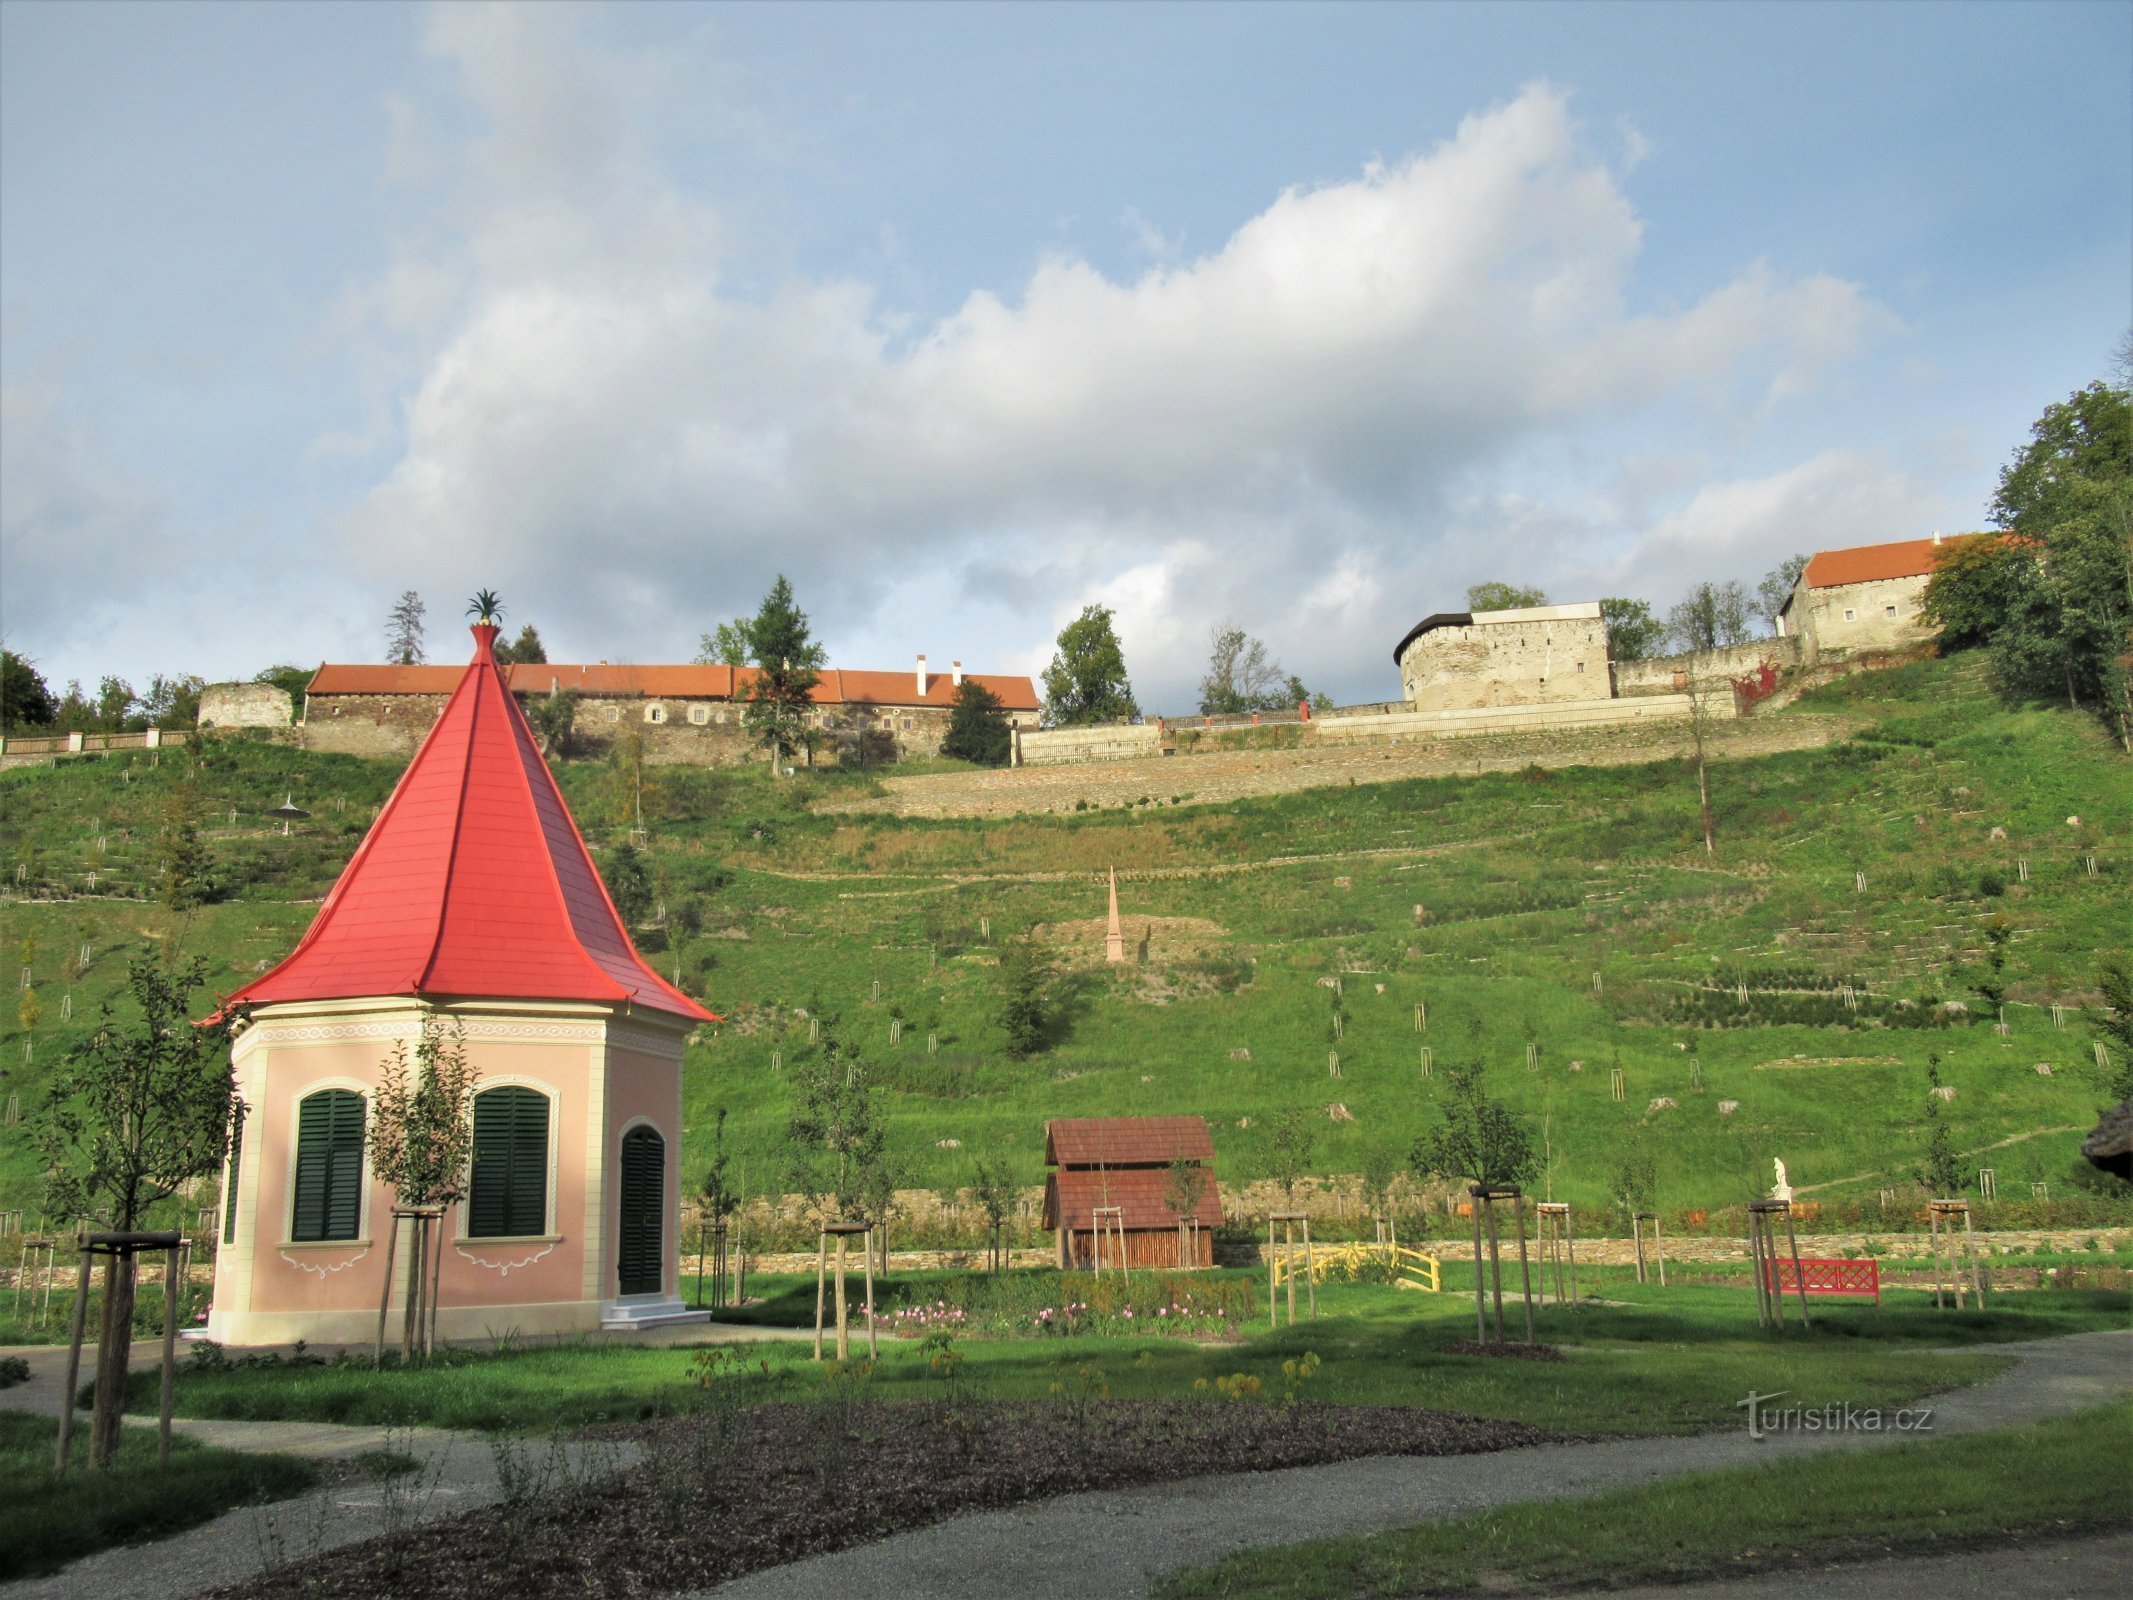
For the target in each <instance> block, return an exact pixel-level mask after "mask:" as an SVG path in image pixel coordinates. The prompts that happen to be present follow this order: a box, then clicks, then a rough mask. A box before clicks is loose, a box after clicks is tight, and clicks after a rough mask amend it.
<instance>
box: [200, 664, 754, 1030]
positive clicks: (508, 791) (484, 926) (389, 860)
mask: <svg viewBox="0 0 2133 1600" xmlns="http://www.w3.org/2000/svg"><path fill="white" fill-rule="evenodd" d="M496 631H497V630H496V629H495V628H494V627H490V626H487V625H481V626H477V627H476V628H475V629H474V659H473V661H472V662H471V663H469V664H468V667H467V670H466V674H465V676H463V677H462V678H461V679H460V680H459V687H458V688H456V689H454V690H453V691H452V697H451V699H449V700H447V701H446V702H445V706H444V710H443V711H442V712H441V713H440V714H439V715H438V718H437V723H436V726H435V727H433V728H431V729H430V732H429V737H428V738H426V739H424V740H423V741H422V748H421V749H419V750H417V751H416V752H415V759H414V760H413V761H411V762H409V763H408V768H407V771H406V772H405V773H403V774H402V775H401V778H400V782H399V785H398V786H397V787H396V788H395V789H394V790H393V793H392V798H391V799H390V800H388V801H386V802H385V808H384V809H383V810H382V811H381V812H379V814H378V820H377V821H376V822H375V823H373V824H372V825H371V829H370V832H369V834H368V835H367V836H366V837H365V838H364V840H363V843H362V845H361V846H360V847H359V848H358V849H357V851H356V853H355V856H354V858H353V859H352V860H350V862H349V863H348V865H347V867H346V869H345V870H343V872H342V873H341V880H340V882H338V883H337V884H335V885H334V886H333V893H331V894H330V895H328V896H327V897H326V903H325V905H323V906H322V907H320V908H319V914H318V916H317V917H316V918H315V919H314V920H313V922H312V924H311V928H310V931H309V932H307V933H306V934H305V935H304V937H303V942H302V943H301V944H299V945H298V946H297V947H296V950H295V952H294V953H293V954H291V955H290V956H289V958H288V959H287V960H286V961H284V962H282V963H281V965H280V966H278V967H276V968H274V969H273V971H271V972H268V973H266V974H264V975H263V976H261V977H259V978H257V979H255V980H254V981H253V982H251V983H248V984H246V985H245V986H244V987H243V988H242V989H240V990H238V991H237V993H236V994H234V995H232V996H230V1000H229V1003H230V1004H238V1003H245V1004H251V1005H268V1004H272V1003H274V1002H276V1001H285V1000H345V999H357V998H363V997H368V996H373V995H426V996H433V997H437V998H444V997H453V998H463V999H475V998H483V997H497V998H506V997H507V998H512V999H538V1000H599V1001H607V1002H610V1003H618V1002H621V1003H628V1004H631V1005H635V1006H642V1007H645V1008H647V1009H650V1010H653V1011H663V1012H665V1013H667V1014H668V1015H670V1016H676V1017H684V1018H686V1019H688V1020H689V1021H691V1022H715V1021H718V1020H719V1019H718V1018H717V1017H715V1016H713V1015H712V1014H711V1013H710V1012H709V1011H706V1010H705V1009H704V1008H703V1007H702V1006H700V1005H698V1004H697V1003H696V1002H695V1001H694V1000H691V999H690V998H689V997H688V996H687V995H685V994H683V993H682V992H681V991H680V990H679V989H677V988H675V987H674V986H673V985H672V984H670V983H668V982H666V981H665V980H664V979H662V978H661V977H660V976H659V975H658V974H657V973H656V972H654V971H652V969H651V968H650V967H648V966H646V965H645V963H644V960H643V958H642V957H640V956H639V955H638V954H637V949H636V946H634V945H633V944H631V943H630V937H629V934H628V933H627V932H626V931H624V929H623V926H622V919H621V917H620V916H618V915H617V914H616V912H615V905H614V902H613V901H612V900H610V899H609V898H608V895H607V886H606V885H605V884H603V883H602V882H601V881H600V874H599V872H598V870H597V869H595V868H594V866H593V862H592V857H591V855H590V854H588V853H587V851H586V848H585V841H584V839H583V838H582V837H580V835H579V833H578V829H577V824H575V823H574V822H572V821H571V819H570V808H569V807H568V806H566V805H565V804H564V803H563V796H562V793H561V791H559V790H558V789H557V788H556V784H555V778H554V776H553V775H552V774H551V773H550V772H549V770H548V764H547V763H546V762H545V761H543V760H542V759H541V752H540V747H539V745H538V744H537V742H536V741H535V739H534V736H533V730H532V729H531V728H529V727H527V725H526V717H525V713H524V712H522V711H520V710H519V708H518V703H517V701H515V700H513V699H512V697H511V694H510V691H509V690H507V689H506V688H505V687H504V682H503V677H502V674H501V673H500V672H499V670H498V668H497V664H496V655H495V650H494V646H495V642H496Z"/></svg>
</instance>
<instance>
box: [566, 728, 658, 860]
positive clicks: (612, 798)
mask: <svg viewBox="0 0 2133 1600" xmlns="http://www.w3.org/2000/svg"><path fill="white" fill-rule="evenodd" d="M573 726H575V722H573ZM651 756H652V741H651V738H650V736H649V735H647V734H646V733H645V731H644V723H643V722H641V721H640V720H638V719H637V718H635V717H626V718H624V719H623V720H622V722H620V723H619V724H617V725H616V729H615V736H614V738H613V739H612V740H610V741H609V742H608V746H607V798H608V805H609V814H610V815H611V816H613V818H614V819H615V825H616V826H617V827H622V828H627V829H629V830H630V832H632V833H643V832H644V831H645V830H644V823H645V819H646V818H647V817H656V816H658V815H659V802H660V787H659V779H658V776H657V775H656V774H655V773H654V772H653V771H652V770H651V767H652V760H651Z"/></svg>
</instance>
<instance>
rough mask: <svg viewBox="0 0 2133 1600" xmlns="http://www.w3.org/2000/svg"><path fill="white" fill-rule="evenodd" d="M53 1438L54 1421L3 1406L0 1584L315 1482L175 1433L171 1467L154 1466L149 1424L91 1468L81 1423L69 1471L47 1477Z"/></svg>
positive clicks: (291, 1469) (291, 1463)
mask: <svg viewBox="0 0 2133 1600" xmlns="http://www.w3.org/2000/svg"><path fill="white" fill-rule="evenodd" d="M58 1444H59V1424H58V1423H57V1422H56V1421H54V1420H52V1419H50V1418H47V1417H36V1416H30V1415H28V1414H26V1413H23V1412H17V1411H0V1507H4V1508H5V1510H4V1514H0V1516H4V1521H5V1524H6V1537H4V1538H0V1582H4V1581H6V1580H8V1579H12V1578H25V1577H30V1576H32V1575H34V1574H36V1573H42V1572H52V1571H56V1570H57V1569H58V1568H60V1567H62V1566H64V1565H66V1563H68V1562H69V1561H73V1560H76V1559H78V1558H80V1557H82V1556H85V1555H89V1554H91V1553H92V1552H94V1551H97V1550H102V1549H105V1548H107V1547H109V1546H111V1545H117V1544H138V1543H141V1542H142V1541H144V1540H149V1539H160V1538H164V1537H166V1536H167V1535H170V1534H173V1533H177V1532H179V1531H181V1530H183V1529H185V1528H190V1527H192V1526H193V1525H194V1524H195V1523H200V1522H205V1521H207V1520H208V1519H209V1518H211V1517H215V1516H219V1515H220V1514H221V1513H223V1512H225V1511H228V1510H230V1509H231V1508H232V1507H235V1506H242V1505H249V1504H252V1503H254V1502H258V1501H266V1500H278V1499H281V1498H283V1497H285V1496H288V1495H292V1494H299V1493H301V1492H302V1491H303V1490H305V1489H308V1488H310V1487H311V1485H312V1484H313V1483H315V1482H316V1481H317V1479H318V1471H317V1469H316V1468H315V1467H313V1466H312V1465H311V1464H310V1463H308V1462H304V1461H297V1460H292V1459H290V1458H289V1457H286V1456H262V1455H240V1454H238V1453H237V1452H236V1451H233V1450H217V1449H213V1448H210V1447H209V1446H206V1445H200V1444H193V1443H190V1442H189V1441H187V1440H185V1439H179V1438H174V1439H173V1440H172V1441H171V1449H170V1463H169V1465H168V1466H163V1465H159V1464H158V1463H157V1461H156V1436H155V1432H154V1430H153V1429H148V1428H128V1429H127V1430H126V1433H125V1436H124V1439H123V1441H122V1443H121V1444H120V1447H119V1454H118V1460H117V1461H116V1462H115V1463H114V1464H113V1465H112V1466H111V1467H109V1468H107V1469H106V1470H105V1471H102V1472H91V1471H90V1470H89V1439H88V1428H87V1426H86V1422H84V1425H82V1426H80V1427H77V1428H76V1429H75V1431H74V1437H73V1439H72V1441H71V1448H70V1452H69V1460H70V1462H71V1464H72V1466H71V1470H70V1471H69V1472H68V1474H67V1476H66V1478H65V1479H64V1480H60V1479H55V1478H54V1477H53V1476H52V1456H53V1452H54V1451H55V1450H56V1449H57V1448H58Z"/></svg>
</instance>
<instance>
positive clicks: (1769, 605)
mask: <svg viewBox="0 0 2133 1600" xmlns="http://www.w3.org/2000/svg"><path fill="white" fill-rule="evenodd" d="M1806 570H1807V557H1805V556H1801V555H1793V556H1787V557H1786V558H1785V559H1784V560H1783V561H1780V562H1779V563H1778V564H1777V565H1776V566H1774V567H1772V568H1771V569H1770V570H1769V571H1768V572H1766V573H1764V574H1763V581H1762V582H1761V583H1759V584H1757V585H1756V586H1755V611H1756V615H1757V616H1759V617H1761V618H1762V619H1763V626H1764V627H1766V628H1768V629H1769V630H1770V631H1771V632H1772V633H1776V632H1777V625H1778V614H1779V613H1780V612H1782V611H1783V610H1784V609H1785V602H1786V601H1787V600H1790V599H1791V598H1792V590H1793V585H1795V584H1797V583H1798V582H1799V581H1800V574H1801V573H1803V572H1805V571H1806Z"/></svg>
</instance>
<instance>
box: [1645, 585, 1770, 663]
mask: <svg viewBox="0 0 2133 1600" xmlns="http://www.w3.org/2000/svg"><path fill="white" fill-rule="evenodd" d="M1749 615H1750V609H1749V602H1748V591H1747V590H1746V589H1745V588H1743V587H1742V586H1741V585H1740V583H1738V582H1737V581H1733V582H1726V583H1699V584H1697V585H1696V587H1695V588H1693V589H1691V590H1690V591H1689V592H1688V593H1687V594H1686V595H1685V596H1683V597H1682V600H1681V602H1680V604H1678V605H1676V606H1675V607H1674V609H1673V610H1671V611H1669V612H1668V613H1667V614H1666V633H1667V643H1668V644H1670V645H1671V646H1673V648H1674V649H1675V650H1677V651H1680V652H1682V653H1684V654H1688V653H1692V652H1695V651H1707V650H1723V649H1725V648H1726V647H1728V646H1729V645H1736V644H1744V643H1746V642H1747V640H1748V638H1749V634H1750V630H1749V625H1748V618H1749Z"/></svg>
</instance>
